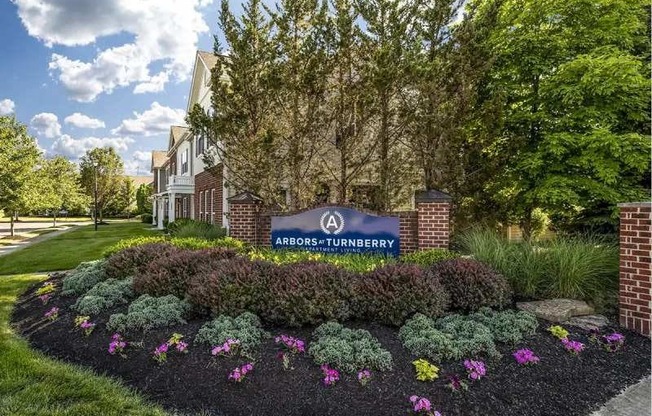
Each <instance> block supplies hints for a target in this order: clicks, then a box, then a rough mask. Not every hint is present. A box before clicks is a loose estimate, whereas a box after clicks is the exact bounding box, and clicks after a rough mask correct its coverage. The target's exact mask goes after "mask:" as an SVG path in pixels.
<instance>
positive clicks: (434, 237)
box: [417, 202, 451, 250]
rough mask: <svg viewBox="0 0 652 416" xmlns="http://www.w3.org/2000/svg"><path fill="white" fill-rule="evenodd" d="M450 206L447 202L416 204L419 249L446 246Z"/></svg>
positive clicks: (448, 233) (448, 232)
mask: <svg viewBox="0 0 652 416" xmlns="http://www.w3.org/2000/svg"><path fill="white" fill-rule="evenodd" d="M450 206H451V204H450V203H449V202H421V203H418V204H417V227H418V238H419V249H421V250H427V249H429V248H448V240H449V235H450Z"/></svg>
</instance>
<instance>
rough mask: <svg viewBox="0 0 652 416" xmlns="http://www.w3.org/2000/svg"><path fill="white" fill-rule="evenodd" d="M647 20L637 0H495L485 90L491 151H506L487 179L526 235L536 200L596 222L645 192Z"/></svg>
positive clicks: (551, 209) (554, 211)
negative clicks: (498, 112) (495, 114)
mask: <svg viewBox="0 0 652 416" xmlns="http://www.w3.org/2000/svg"><path fill="white" fill-rule="evenodd" d="M648 23H649V19H648V15H647V13H646V7H645V4H644V3H643V2H642V1H641V0H633V1H630V0H597V1H592V2H587V1H583V0H551V1H546V2H541V1H536V0H527V1H525V2H524V1H522V0H518V1H516V0H509V1H506V2H505V4H504V6H503V8H502V10H501V14H500V20H499V26H498V28H497V30H496V31H495V33H494V36H493V40H492V42H493V45H494V51H493V52H494V54H495V56H496V63H495V65H494V67H493V69H492V73H491V77H492V87H491V89H492V94H493V95H494V96H500V97H504V100H503V109H502V113H503V115H504V126H503V127H502V128H501V130H500V132H499V134H500V135H501V136H502V140H501V141H500V142H499V145H498V146H497V147H496V148H495V149H494V152H495V153H496V154H502V155H503V157H504V156H505V155H507V156H508V159H507V160H506V163H505V169H504V170H503V172H502V174H501V175H499V176H498V178H497V181H496V184H495V187H496V189H497V194H499V195H502V196H503V200H504V201H503V203H504V206H505V207H507V209H508V211H509V213H510V215H511V216H512V217H513V218H516V219H517V220H518V221H519V222H520V224H521V227H522V228H523V231H524V234H525V237H526V238H527V237H528V236H529V234H530V231H531V228H532V220H533V218H532V213H533V212H534V210H535V209H536V208H542V209H544V210H545V211H546V212H548V213H550V214H553V215H568V213H572V216H574V217H577V216H583V217H585V218H590V217H592V216H593V217H594V220H596V221H597V222H603V223H604V221H611V222H613V221H615V219H616V215H615V212H616V204H617V203H618V202H624V201H631V200H635V199H639V198H644V197H646V196H649V191H648V192H646V191H645V186H644V185H643V184H644V182H645V178H649V154H650V141H649V130H650V126H649V112H650V107H649V90H650V84H649V80H648V78H649V77H648V75H649V67H648V65H647V64H646V62H647V57H649V52H646V53H641V51H640V50H637V48H639V47H640V45H642V44H643V45H644V44H645V43H646V41H645V40H644V38H645V37H647V35H646V33H647V30H646V28H647V25H648ZM637 54H638V56H637ZM641 55H644V56H641ZM647 187H648V189H649V180H648V183H647ZM605 208H607V212H608V214H611V215H610V217H611V218H604V213H605ZM591 212H593V213H594V214H597V215H598V216H601V217H602V218H596V217H595V215H592V214H591Z"/></svg>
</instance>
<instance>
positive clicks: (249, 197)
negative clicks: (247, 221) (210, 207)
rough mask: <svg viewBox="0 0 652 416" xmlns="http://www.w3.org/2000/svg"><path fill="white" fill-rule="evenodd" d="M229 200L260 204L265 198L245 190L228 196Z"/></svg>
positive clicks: (236, 202)
mask: <svg viewBox="0 0 652 416" xmlns="http://www.w3.org/2000/svg"><path fill="white" fill-rule="evenodd" d="M227 201H229V202H230V203H235V204H259V203H261V202H263V199H262V198H261V197H259V196H258V195H255V194H253V193H251V192H248V191H245V192H241V193H239V194H237V195H234V196H232V197H230V198H227Z"/></svg>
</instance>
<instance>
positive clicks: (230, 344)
mask: <svg viewBox="0 0 652 416" xmlns="http://www.w3.org/2000/svg"><path fill="white" fill-rule="evenodd" d="M238 345H240V341H239V340H237V339H233V338H229V339H227V340H226V341H224V344H222V345H218V346H216V347H213V349H212V350H211V354H213V355H227V354H228V353H233V352H235V349H236V347H237V346H238Z"/></svg>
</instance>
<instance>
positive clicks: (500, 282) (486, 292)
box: [428, 259, 512, 316]
mask: <svg viewBox="0 0 652 416" xmlns="http://www.w3.org/2000/svg"><path fill="white" fill-rule="evenodd" d="M430 273H431V274H432V276H433V277H435V278H438V279H439V280H440V281H441V283H442V284H443V285H444V287H445V288H446V291H448V293H449V294H450V301H451V308H452V309H455V310H463V311H474V310H477V309H478V308H481V307H483V306H489V307H504V306H506V305H507V304H508V303H509V302H510V300H511V294H512V291H511V288H510V287H509V283H508V282H507V280H506V279H505V278H504V277H503V276H502V275H500V274H498V273H496V272H495V271H494V270H492V269H491V268H490V267H489V266H487V265H486V264H484V263H481V262H479V261H477V260H472V259H452V260H446V261H442V262H440V263H437V264H435V265H434V266H432V268H431V269H430ZM428 315H429V316H432V315H430V314H428Z"/></svg>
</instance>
